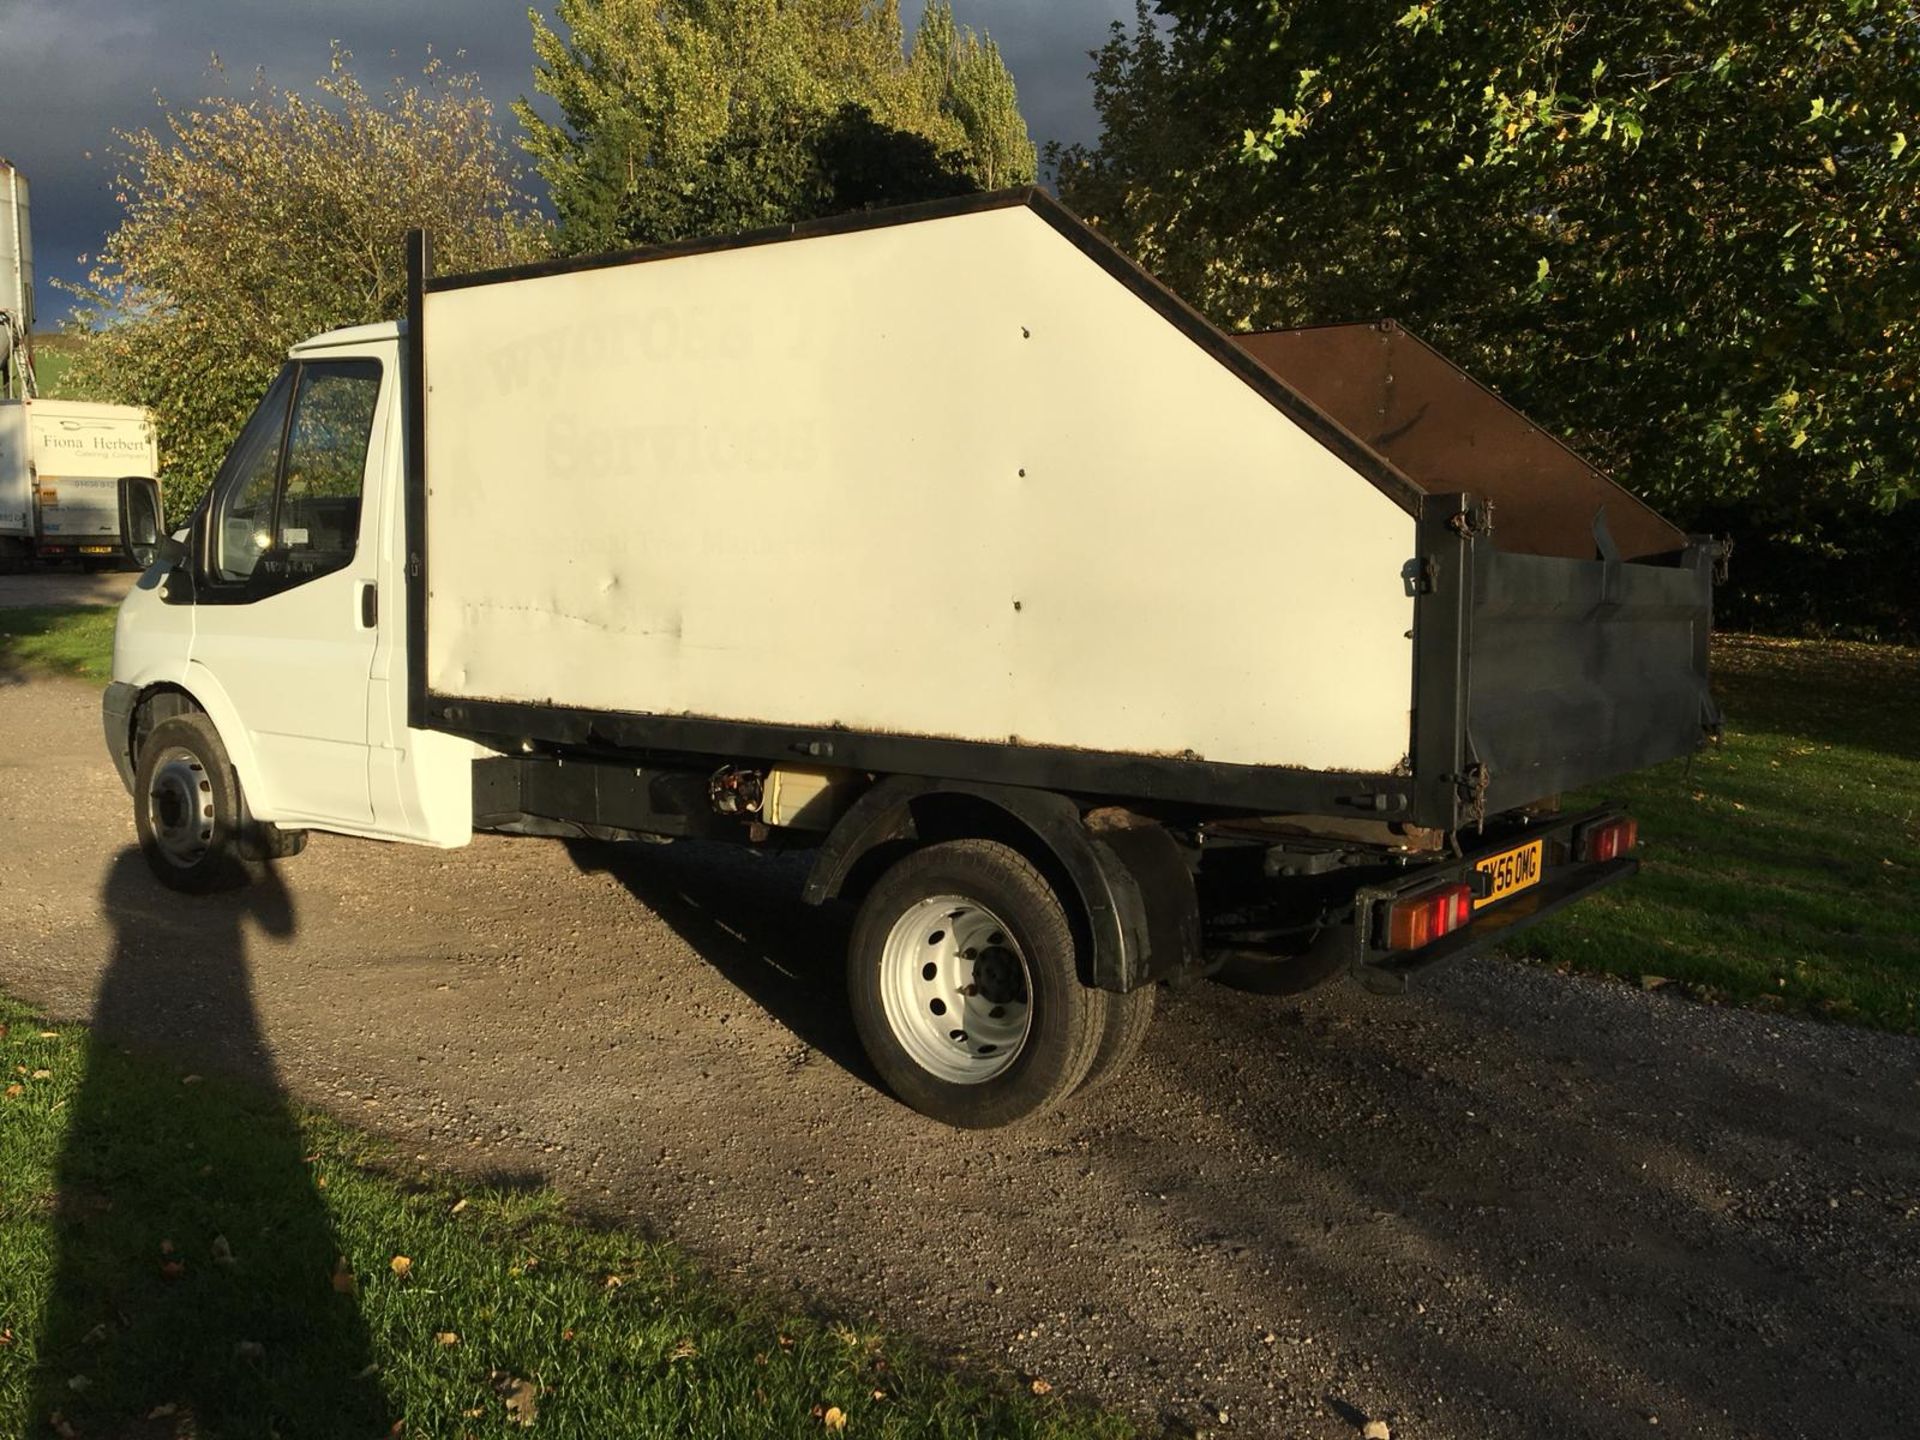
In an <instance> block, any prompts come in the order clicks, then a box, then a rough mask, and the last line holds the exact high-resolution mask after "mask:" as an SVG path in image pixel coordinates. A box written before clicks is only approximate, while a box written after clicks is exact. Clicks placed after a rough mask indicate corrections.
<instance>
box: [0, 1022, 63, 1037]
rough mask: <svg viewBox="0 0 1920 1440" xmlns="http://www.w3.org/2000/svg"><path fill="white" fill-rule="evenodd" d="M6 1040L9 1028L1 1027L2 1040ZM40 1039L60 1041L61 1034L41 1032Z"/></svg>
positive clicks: (52, 1031)
mask: <svg viewBox="0 0 1920 1440" xmlns="http://www.w3.org/2000/svg"><path fill="white" fill-rule="evenodd" d="M6 1038H7V1027H6V1026H4V1025H0V1040H4V1039H6ZM40 1038H41V1039H42V1040H58V1039H59V1038H60V1032H59V1031H58V1030H42V1031H41V1032H40Z"/></svg>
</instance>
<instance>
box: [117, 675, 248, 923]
mask: <svg viewBox="0 0 1920 1440" xmlns="http://www.w3.org/2000/svg"><path fill="white" fill-rule="evenodd" d="M133 822H134V829H135V830H136V831H137V832H138V833H139V836H140V851H141V853H142V854H143V855H145V856H146V860H147V864H148V866H149V867H151V869H152V870H153V873H154V875H155V876H156V877H158V879H159V881H160V883H161V884H162V885H165V886H167V887H168V888H169V889H173V890H181V891H185V892H186V893H188V894H192V895H205V894H209V893H211V892H213V891H216V890H231V889H233V888H235V887H237V886H240V885H244V884H246V883H247V881H248V880H249V879H251V878H252V877H253V873H254V871H253V863H254V862H253V861H252V860H250V858H249V853H250V852H249V848H248V845H247V843H246V840H247V820H246V811H245V807H244V805H243V804H242V802H241V798H240V781H239V778H238V777H237V776H236V775H235V774H234V773H233V765H232V763H231V762H230V761H229V760H228V759H227V750H226V747H225V746H224V745H222V744H221V743H220V733H219V731H217V730H215V729H214V728H213V722H212V721H211V720H209V719H207V717H206V716H205V715H201V714H197V713H196V714H189V715H176V716H174V717H173V718H172V719H169V720H162V721H161V722H160V723H159V724H158V725H155V726H154V727H153V729H152V730H151V731H150V732H148V734H147V737H146V740H145V742H144V743H143V744H142V745H141V747H140V757H139V764H138V768H137V769H136V771H135V773H134V785H133Z"/></svg>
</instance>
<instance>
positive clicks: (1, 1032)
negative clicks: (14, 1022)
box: [0, 1025, 12, 1040]
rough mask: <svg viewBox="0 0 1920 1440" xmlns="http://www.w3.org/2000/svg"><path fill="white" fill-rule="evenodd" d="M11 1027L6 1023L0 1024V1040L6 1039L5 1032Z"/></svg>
mask: <svg viewBox="0 0 1920 1440" xmlns="http://www.w3.org/2000/svg"><path fill="white" fill-rule="evenodd" d="M11 1028H12V1027H11V1026H8V1025H0V1040H4V1039H6V1038H7V1032H8V1031H9V1030H10V1029H11Z"/></svg>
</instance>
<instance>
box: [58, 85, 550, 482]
mask: <svg viewBox="0 0 1920 1440" xmlns="http://www.w3.org/2000/svg"><path fill="white" fill-rule="evenodd" d="M349 58H350V57H348V56H347V55H346V53H345V52H344V51H339V50H336V51H335V53H334V56H333V63H332V67H331V70H330V72H329V74H328V75H327V76H325V77H324V78H322V79H321V80H320V81H319V82H318V83H317V84H316V86H315V92H316V93H314V94H312V95H301V94H297V93H292V92H288V91H282V90H277V89H274V88H273V87H271V86H268V85H265V84H264V83H259V84H256V85H255V86H254V87H253V88H252V90H251V91H250V92H248V93H246V94H244V95H238V96H234V95H224V96H216V97H213V98H210V99H206V100H203V101H201V102H199V103H198V104H197V105H194V106H190V107H188V108H185V109H178V110H168V111H167V112H166V125H165V127H164V130H163V131H162V132H161V133H155V132H154V131H152V130H140V131H137V132H134V133H131V134H123V135H122V136H121V137H120V139H121V141H122V143H123V146H124V150H123V153H122V154H121V156H120V173H119V175H118V176H117V177H116V180H115V189H116V192H117V194H116V198H117V199H118V200H119V202H120V203H121V204H122V205H123V206H124V207H125V216H124V218H123V219H122V220H121V222H120V224H119V226H118V228H117V229H115V230H114V232H113V234H112V235H111V236H109V237H108V239H107V242H106V246H105V248H104V250H103V251H102V252H101V254H100V255H99V256H98V257H97V263H96V264H95V266H94V269H93V271H92V273H91V274H90V275H89V277H88V281H87V283H86V284H85V285H84V286H82V287H79V288H78V291H77V293H78V295H79V297H80V299H81V301H82V303H83V306H84V307H86V308H85V309H84V310H83V312H82V313H81V315H80V323H81V324H82V325H87V324H89V323H91V324H93V325H96V326H97V327H98V329H97V331H96V333H95V334H93V335H92V336H91V337H90V338H89V342H88V343H87V345H86V346H85V348H84V349H83V350H81V351H80V352H79V354H78V355H77V356H76V357H75V359H74V360H73V362H72V364H71V366H70V367H69V369H68V371H67V373H66V374H65V375H64V377H63V378H62V384H63V386H64V387H65V388H66V389H68V390H70V391H74V392H76V393H84V394H88V395H90V396H93V397H95V398H99V399H107V400H118V401H124V402H126V403H130V404H138V405H147V406H150V407H151V408H152V409H153V411H154V415H155V419H156V422H157V425H158V430H159V441H160V456H161V464H162V478H163V480H164V482H165V484H166V487H167V510H168V514H169V515H173V516H184V515H185V514H186V511H187V508H188V507H189V506H191V505H192V504H193V503H195V502H196V501H197V500H198V498H199V497H200V495H201V494H202V493H203V492H204V491H205V489H206V487H207V485H208V483H209V482H210V481H211V479H212V477H213V474H214V472H215V470H216V469H217V468H218V466H219V463H220V460H221V458H222V457H223V456H224V454H225V452H226V449H227V446H228V445H229V444H231V443H232V441H233V438H234V436H235V435H237V434H238V433H239V431H240V427H241V425H242V424H243V423H244V422H245V420H246V417H247V415H248V414H249V413H250V412H251V410H252V408H253V406H254V404H255V402H256V401H257V400H258V399H259V397H260V394H261V392H262V390H263V389H264V388H265V386H266V384H267V381H268V380H269V379H271V378H272V376H273V373H274V371H275V370H276V369H277V368H278V367H279V365H280V363H281V362H282V361H283V360H284V359H285V357H286V353H287V350H288V348H289V347H290V346H292V345H294V344H296V343H298V342H299V341H301V340H303V339H306V338H307V337H309V336H311V335H315V334H318V333H320V332H321V331H324V330H328V329H332V328H334V327H336V326H341V325H354V324H364V323H369V322H372V321H379V320H393V319H397V318H399V316H400V314H401V313H402V311H403V310H404V308H405V300H406V252H405V239H406V232H407V230H408V229H409V228H411V227H414V226H423V227H425V228H426V229H428V230H429V231H431V232H432V234H433V236H434V243H435V247H436V254H437V256H438V257H439V259H440V261H441V262H442V263H443V264H444V265H446V266H447V267H448V268H450V269H477V268H481V267H484V266H489V265H499V264H505V263H510V262H512V261H515V260H519V259H525V258H530V257H531V256H533V255H535V254H537V253H538V252H540V251H541V250H542V249H543V248H544V245H545V241H546V236H545V232H544V227H543V226H542V225H541V224H540V222H539V221H538V220H537V218H536V217H535V214H534V212H533V210H532V208H531V206H530V204H529V202H528V201H526V200H525V199H524V197H522V196H521V195H520V194H519V192H518V191H517V189H516V188H515V182H514V178H513V176H512V174H511V173H510V171H509V167H508V166H507V164H506V160H505V155H504V152H503V149H502V147H501V144H500V139H499V135H498V132H497V130H496V128H495V126H494V124H493V114H492V110H491V107H490V106H489V105H488V104H487V102H486V101H485V99H483V98H482V97H481V95H480V94H479V92H478V91H477V90H476V89H475V88H474V85H473V82H472V80H471V79H470V78H466V77H459V76H447V75H445V74H444V73H443V72H441V71H440V69H439V68H438V66H437V64H434V65H429V66H428V68H427V71H426V73H425V74H424V75H423V76H422V78H421V80H420V81H419V82H418V83H417V84H408V83H400V82H396V84H395V85H394V87H393V88H392V89H391V90H389V91H388V92H387V93H386V94H384V95H380V96H375V95H372V94H370V93H369V92H368V91H366V90H365V89H364V88H363V87H362V86H361V84H360V82H359V81H358V80H356V79H355V78H354V76H353V74H352V72H351V70H350V69H349V68H348V62H349Z"/></svg>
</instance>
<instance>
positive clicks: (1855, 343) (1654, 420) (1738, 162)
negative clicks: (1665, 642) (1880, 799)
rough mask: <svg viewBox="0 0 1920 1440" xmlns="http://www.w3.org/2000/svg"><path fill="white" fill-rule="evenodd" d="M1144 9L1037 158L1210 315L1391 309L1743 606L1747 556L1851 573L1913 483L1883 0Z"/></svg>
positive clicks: (1913, 271)
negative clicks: (1615, 488)
mask: <svg viewBox="0 0 1920 1440" xmlns="http://www.w3.org/2000/svg"><path fill="white" fill-rule="evenodd" d="M1159 11H1160V14H1161V15H1162V16H1163V17H1164V22H1165V24H1166V25H1167V27H1168V28H1167V29H1166V30H1164V31H1163V30H1160V29H1156V28H1155V24H1154V17H1153V16H1152V15H1151V14H1149V12H1148V11H1147V9H1146V7H1145V6H1144V5H1143V6H1142V7H1141V9H1140V12H1139V15H1138V23H1137V24H1136V27H1135V29H1134V31H1133V33H1131V34H1128V33H1127V32H1126V31H1125V30H1123V29H1122V28H1120V27H1117V26H1116V27H1115V31H1114V34H1113V36H1112V38H1111V39H1110V40H1109V42H1108V43H1107V45H1106V46H1105V47H1104V48H1103V49H1102V50H1101V51H1099V52H1097V54H1096V64H1095V70H1094V82H1095V93H1096V102H1097V104H1098V106H1099V109H1100V113H1101V116H1102V120H1103V134H1102V137H1101V140H1100V143H1099V145H1098V146H1097V147H1095V148H1091V149H1089V148H1084V147H1082V148H1075V149H1071V150H1067V151H1064V152H1059V153H1057V154H1056V155H1054V156H1053V157H1051V158H1052V159H1053V160H1054V163H1055V164H1056V166H1057V169H1058V173H1059V180H1060V187H1061V192H1062V194H1063V197H1064V198H1065V199H1066V200H1067V201H1068V203H1069V204H1071V205H1073V206H1074V207H1075V208H1077V209H1079V210H1081V211H1082V212H1083V213H1086V214H1089V215H1090V216H1092V217H1093V218H1094V219H1095V221H1096V223H1098V224H1099V225H1100V226H1101V228H1102V229H1104V230H1105V231H1106V232H1107V233H1108V234H1109V235H1110V236H1112V237H1113V238H1114V239H1115V240H1117V241H1118V242H1119V243H1120V244H1122V245H1123V246H1125V247H1126V248H1128V249H1129V250H1131V251H1132V252H1133V253H1134V254H1135V255H1136V256H1138V257H1139V258H1140V259H1141V260H1142V262H1143V263H1144V264H1146V265H1147V266H1148V267H1149V268H1152V269H1154V270H1155V271H1157V272H1158V273H1160V274H1161V275H1162V277H1163V278H1165V279H1166V280H1167V281H1168V282H1169V283H1170V284H1172V285H1173V286H1174V288H1176V289H1178V290H1180V291H1181V292H1182V293H1184V294H1186V295H1187V296H1188V297H1189V298H1190V299H1192V300H1194V301H1195V302H1196V303H1198V304H1199V305H1201V306H1202V307H1203V308H1204V309H1206V310H1207V311H1208V312H1209V313H1210V314H1211V315H1212V316H1213V317H1214V318H1215V319H1216V320H1219V321H1221V322H1223V323H1225V324H1228V325H1229V326H1241V327H1245V326H1264V325H1286V324H1302V323H1310V322H1318V321H1331V320H1346V319H1355V318H1370V317H1372V316H1375V315H1381V314H1392V315H1395V316H1397V317H1398V318H1399V319H1401V320H1403V321H1405V322H1407V323H1408V324H1409V325H1411V326H1412V327H1414V328H1415V329H1417V330H1420V331H1422V332H1424V333H1426V334H1428V335H1429V336H1430V337H1431V338H1433V339H1435V340H1436V341H1438V342H1439V343H1440V344H1441V345H1442V346H1443V348H1445V349H1447V350H1449V351H1451V352H1453V353H1454V354H1455V355H1456V357H1457V358H1459V359H1461V360H1462V361H1463V362H1464V363H1466V364H1467V365H1468V366H1469V367H1471V368H1473V369H1475V370H1476V371H1478V372H1479V373H1481V374H1482V375H1484V376H1485V377H1487V378H1488V379H1490V380H1491V381H1492V382H1493V383H1494V384H1495V385H1496V386H1497V387H1498V388H1499V389H1501V390H1502V392H1503V393H1505V394H1506V395H1507V396H1508V397H1509V398H1511V399H1513V400H1515V401H1516V402H1517V403H1518V404H1520V405H1521V406H1522V407H1523V408H1525V409H1527V410H1529V411H1531V412H1533V413H1535V414H1537V415H1538V416H1539V417H1540V418H1541V419H1542V420H1543V421H1545V422H1547V423H1548V424H1550V425H1552V426H1553V427H1555V428H1556V429H1558V430H1560V431H1562V432H1563V433H1566V434H1569V435H1570V436H1572V437H1573V438H1574V440H1575V441H1576V443H1577V444H1579V445H1580V446H1581V447H1582V448H1583V449H1585V450H1587V451H1588V452H1589V453H1591V454H1592V455H1593V456H1594V457H1595V458H1596V459H1597V460H1598V461H1599V462H1600V463H1601V464H1603V465H1605V466H1607V467H1608V468H1610V469H1612V470H1614V471H1615V472H1616V473H1617V474H1619V475H1620V477H1621V478H1622V479H1623V480H1624V481H1626V482H1627V483H1628V484H1630V485H1632V486H1633V487H1634V488H1635V489H1637V490H1639V491H1641V492H1642V493H1644V494H1646V495H1648V496H1649V498H1651V499H1652V500H1653V501H1654V502H1655V503H1657V504H1660V505H1663V506H1665V507H1666V508H1668V509H1669V510H1671V511H1672V512H1673V513H1674V515H1675V517H1676V518H1677V519H1679V520H1681V521H1682V522H1683V523H1687V524H1692V525H1696V526H1707V525H1714V526H1721V527H1729V528H1734V529H1735V530H1736V531H1738V532H1739V533H1740V535H1741V537H1742V543H1743V546H1748V549H1749V555H1748V561H1747V563H1737V564H1736V569H1735V576H1736V581H1737V582H1738V583H1739V584H1740V585H1742V586H1744V587H1745V589H1746V591H1747V593H1748V596H1749V598H1753V595H1754V592H1755V585H1756V582H1758V583H1759V584H1761V585H1764V584H1765V581H1766V576H1765V575H1764V574H1757V573H1756V571H1755V570H1754V568H1753V566H1752V564H1751V561H1752V558H1753V555H1752V550H1751V546H1750V545H1749V544H1748V542H1758V543H1759V544H1760V545H1761V547H1762V549H1763V550H1764V549H1766V548H1767V547H1771V549H1772V550H1773V551H1774V552H1776V558H1779V559H1780V560H1781V563H1783V564H1784V563H1785V557H1786V555H1787V553H1788V552H1790V551H1798V552H1800V554H1801V557H1802V558H1803V559H1804V558H1806V557H1808V556H1813V555H1816V554H1818V553H1821V552H1823V551H1824V552H1827V553H1832V552H1835V551H1843V552H1849V554H1850V555H1851V556H1852V557H1854V558H1858V557H1861V556H1865V555H1866V554H1868V553H1869V552H1871V551H1872V549H1873V548H1874V546H1875V544H1876V543H1878V542H1877V540H1876V538H1875V537H1876V536H1877V535H1879V534H1881V533H1883V527H1882V521H1883V518H1884V517H1885V516H1886V515H1888V514H1889V513H1891V512H1893V511H1895V510H1897V509H1899V508H1900V507H1903V506H1909V505H1911V504H1912V503H1913V502H1914V501H1915V499H1916V497H1920V473H1917V472H1916V467H1915V465H1914V461H1913V444H1912V437H1913V435H1914V434H1915V433H1917V427H1920V397H1917V395H1916V382H1917V381H1920V258H1917V256H1916V243H1917V242H1916V240H1915V235H1916V228H1915V227H1916V223H1917V222H1920V203H1917V201H1920V171H1917V170H1916V168H1915V164H1916V159H1915V150H1914V149H1913V148H1910V144H1909V142H1910V141H1912V140H1920V12H1916V11H1915V10H1914V9H1913V7H1912V6H1911V5H1910V4H1908V3H1907V0H1837V3H1833V4H1823V3H1813V0H1701V3H1698V4H1692V5H1684V6H1615V7H1603V6H1595V5H1583V4H1579V3H1566V4H1560V5H1556V6H1551V7H1536V6H1513V5H1509V4H1505V3H1501V0H1422V3H1414V4H1407V3H1406V0H1397V3H1394V4H1388V5H1382V4H1353V3H1351V0H1342V3H1335V0H1272V3H1265V4H1250V3H1230V0H1164V3H1162V4H1161V5H1160V6H1159ZM1908 528H1911V527H1908ZM1770 563H1771V562H1770ZM1835 574H1836V575H1837V574H1838V572H1837V571H1836V572H1835ZM1836 583H1837V582H1836ZM1816 588H1817V587H1816ZM1801 598H1803V599H1805V598H1809V597H1801ZM1813 598H1817V597H1813ZM1908 613H1909V617H1910V618H1909V620H1908V622H1907V623H1909V624H1911V623H1914V620H1913V618H1912V612H1911V611H1909V612H1908Z"/></svg>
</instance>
